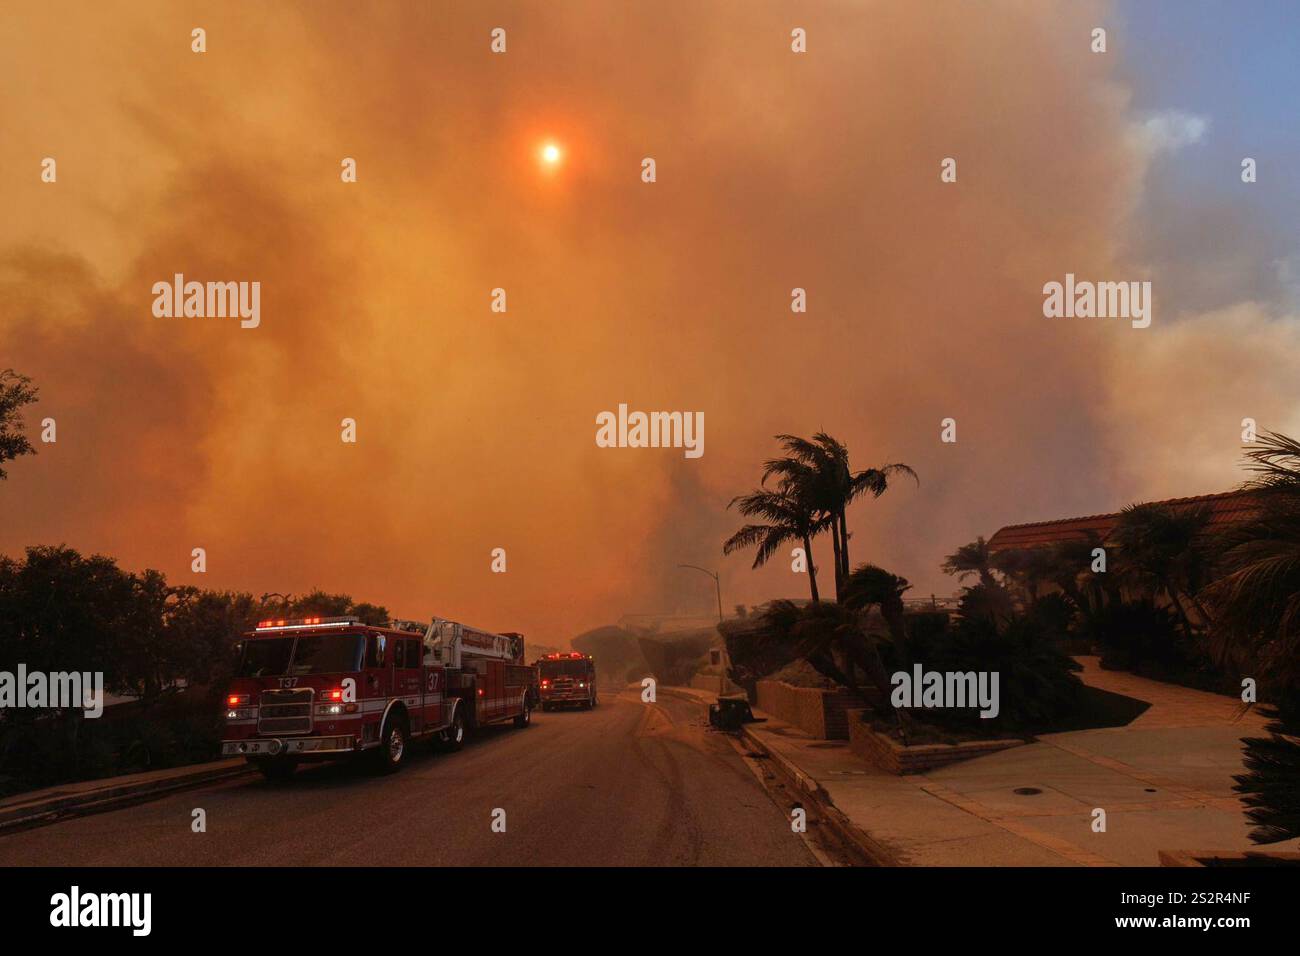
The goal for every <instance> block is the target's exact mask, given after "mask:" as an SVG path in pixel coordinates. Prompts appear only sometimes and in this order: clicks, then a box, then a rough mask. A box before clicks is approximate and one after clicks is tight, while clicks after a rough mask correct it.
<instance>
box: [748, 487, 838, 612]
mask: <svg viewBox="0 0 1300 956" xmlns="http://www.w3.org/2000/svg"><path fill="white" fill-rule="evenodd" d="M733 506H734V507H735V508H736V509H737V510H738V511H739V512H740V513H741V514H743V515H744V516H745V517H747V518H763V519H764V521H765V523H763V524H747V525H745V526H744V527H743V528H741V529H740V530H739V531H737V532H736V533H735V534H733V535H732V536H731V537H730V538H728V539H727V541H726V543H725V544H723V546H722V553H723V554H731V553H732V552H733V551H739V550H740V549H742V548H752V547H757V549H758V550H757V551H756V552H755V554H754V564H753V567H754V568H760V567H762V566H763V565H764V564H766V563H767V562H768V560H769V559H770V558H771V557H772V556H773V555H774V554H776V552H777V551H778V550H779V549H780V548H781V547H782V546H783V545H785V544H786V543H788V542H790V541H800V542H802V543H803V548H804V555H805V557H806V559H807V561H808V586H809V588H810V589H811V591H812V599H813V603H814V604H815V603H817V601H818V594H817V568H816V566H815V565H814V564H813V558H812V539H813V538H814V537H815V536H816V535H818V534H820V533H821V532H822V531H824V530H825V529H826V527H827V526H828V523H829V520H830V519H829V518H828V517H827V516H825V515H821V514H819V513H818V511H817V510H816V509H815V508H814V507H813V506H812V505H811V504H810V503H809V501H808V499H807V498H806V497H800V496H799V495H798V494H796V493H795V491H794V490H793V489H787V488H783V489H781V490H779V491H772V490H768V489H764V488H760V489H758V490H756V491H754V492H753V493H751V494H748V495H741V496H740V497H737V498H733V499H732V500H731V502H730V503H729V504H728V505H727V507H728V508H731V507H733Z"/></svg>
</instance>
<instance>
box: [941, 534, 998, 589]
mask: <svg viewBox="0 0 1300 956" xmlns="http://www.w3.org/2000/svg"><path fill="white" fill-rule="evenodd" d="M991 559H992V555H991V554H990V552H989V543H988V542H987V541H985V540H984V538H983V536H980V537H978V538H976V539H975V540H974V541H972V542H971V543H970V544H963V545H962V546H961V547H960V548H958V549H957V550H956V551H954V552H953V553H952V554H950V555H948V557H946V558H944V560H943V566H942V568H941V570H942V571H943V573H944V574H955V575H957V580H958V581H964V580H966V579H967V578H968V577H970V576H971V575H972V574H976V575H979V579H980V584H982V585H984V586H985V587H986V588H991V587H993V585H994V584H996V583H997V581H996V579H994V577H993V565H992V564H991V563H990V561H991Z"/></svg>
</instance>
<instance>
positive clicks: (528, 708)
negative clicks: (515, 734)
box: [515, 700, 533, 727]
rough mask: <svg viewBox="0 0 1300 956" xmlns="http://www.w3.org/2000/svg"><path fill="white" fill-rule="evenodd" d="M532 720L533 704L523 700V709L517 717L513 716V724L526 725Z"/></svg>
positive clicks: (517, 725)
mask: <svg viewBox="0 0 1300 956" xmlns="http://www.w3.org/2000/svg"><path fill="white" fill-rule="evenodd" d="M532 722H533V705H532V704H530V703H529V702H528V701H526V700H525V701H524V711H523V713H522V714H520V715H519V716H518V717H516V718H515V726H516V727H527V726H528V725H529V724H531V723H532Z"/></svg>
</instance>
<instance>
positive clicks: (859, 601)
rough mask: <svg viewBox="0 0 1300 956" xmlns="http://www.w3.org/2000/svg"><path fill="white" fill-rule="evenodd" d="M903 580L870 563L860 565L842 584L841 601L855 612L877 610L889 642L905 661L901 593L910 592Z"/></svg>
mask: <svg viewBox="0 0 1300 956" xmlns="http://www.w3.org/2000/svg"><path fill="white" fill-rule="evenodd" d="M911 587H912V585H911V584H910V583H909V582H908V580H907V578H902V577H899V576H898V575H897V574H891V573H890V572H889V571H886V570H885V569H884V568H879V567H876V566H875V565H874V564H860V565H858V566H857V567H856V568H854V569H853V572H852V573H851V574H850V575H849V576H848V577H847V578H846V579H845V581H844V594H843V596H842V597H841V599H840V600H841V602H842V603H843V604H844V606H845V607H848V608H850V609H852V610H855V611H860V612H864V613H865V612H866V611H868V610H870V609H871V608H872V607H873V606H875V607H878V608H880V616H881V617H883V618H884V619H885V624H886V626H887V627H888V628H889V636H890V639H891V640H892V641H893V642H894V646H895V648H897V649H898V652H899V655H900V658H901V659H902V660H903V661H904V662H906V661H907V659H908V654H907V648H906V643H907V631H906V628H905V627H904V622H903V594H904V593H906V592H907V591H909V590H910V589H911Z"/></svg>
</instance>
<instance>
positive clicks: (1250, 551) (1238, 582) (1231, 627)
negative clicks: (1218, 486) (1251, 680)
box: [1203, 432, 1300, 843]
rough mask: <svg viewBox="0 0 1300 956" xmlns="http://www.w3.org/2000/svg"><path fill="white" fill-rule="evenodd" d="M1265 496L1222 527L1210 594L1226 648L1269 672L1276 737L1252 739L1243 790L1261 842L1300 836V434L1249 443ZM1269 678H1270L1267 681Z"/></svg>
mask: <svg viewBox="0 0 1300 956" xmlns="http://www.w3.org/2000/svg"><path fill="white" fill-rule="evenodd" d="M1245 458H1246V462H1245V465H1246V469H1247V470H1248V471H1250V472H1252V473H1253V475H1254V477H1253V478H1251V479H1250V480H1249V481H1247V482H1246V483H1245V485H1244V489H1245V490H1249V491H1253V492H1255V493H1256V494H1257V495H1258V497H1259V502H1260V506H1259V510H1258V512H1257V514H1256V515H1255V516H1253V517H1252V518H1250V519H1249V520H1246V521H1242V522H1237V523H1235V524H1233V525H1230V526H1228V527H1227V528H1226V529H1224V530H1223V531H1222V532H1220V534H1219V535H1218V544H1219V545H1220V547H1221V549H1222V550H1221V551H1220V558H1219V560H1220V566H1219V569H1220V575H1219V577H1218V578H1217V579H1216V580H1215V581H1214V582H1213V583H1211V584H1210V585H1209V586H1208V587H1207V588H1206V589H1205V590H1204V592H1203V596H1204V597H1205V600H1206V603H1207V605H1208V607H1209V609H1210V612H1211V614H1212V615H1213V621H1214V629H1215V635H1216V640H1217V641H1219V642H1221V650H1222V654H1223V655H1224V656H1225V657H1226V656H1227V655H1228V653H1229V651H1233V652H1236V653H1237V654H1239V655H1240V656H1242V657H1245V658H1249V659H1250V661H1251V664H1252V666H1253V667H1255V668H1257V673H1260V674H1263V675H1266V676H1267V679H1268V685H1267V687H1266V688H1261V689H1262V690H1264V691H1265V692H1266V693H1267V694H1268V695H1269V697H1270V698H1271V701H1270V703H1269V704H1266V705H1265V706H1264V707H1262V708H1261V709H1262V710H1263V712H1264V713H1265V714H1266V715H1267V716H1269V717H1270V718H1271V719H1270V722H1269V723H1268V725H1267V726H1266V727H1265V730H1266V731H1267V732H1268V734H1269V736H1268V737H1247V738H1245V739H1244V740H1243V741H1242V742H1243V743H1244V744H1245V753H1244V759H1243V762H1244V764H1245V767H1246V771H1247V772H1246V773H1244V774H1240V775H1238V776H1237V777H1235V778H1234V779H1235V780H1236V786H1235V787H1234V788H1233V789H1235V790H1236V791H1237V792H1238V793H1241V794H1244V795H1245V797H1244V802H1245V803H1246V805H1247V807H1249V809H1248V810H1247V811H1246V815H1247V817H1249V819H1250V820H1251V822H1252V823H1254V824H1255V825H1256V828H1255V829H1254V830H1252V831H1251V834H1250V838H1251V839H1252V840H1254V841H1255V842H1256V843H1275V842H1277V841H1279V840H1287V839H1291V838H1293V837H1300V442H1297V441H1296V440H1295V439H1293V438H1289V437H1287V436H1286V435H1282V434H1279V433H1276V432H1264V433H1263V435H1262V437H1261V438H1260V439H1259V441H1258V442H1256V444H1255V445H1254V446H1253V447H1250V448H1248V449H1247V451H1246V456H1245ZM1261 683H1263V681H1261Z"/></svg>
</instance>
